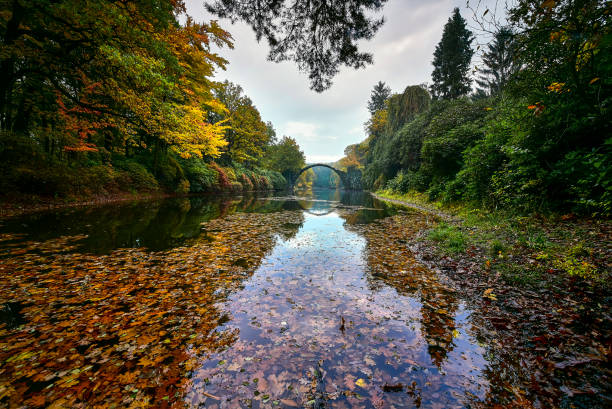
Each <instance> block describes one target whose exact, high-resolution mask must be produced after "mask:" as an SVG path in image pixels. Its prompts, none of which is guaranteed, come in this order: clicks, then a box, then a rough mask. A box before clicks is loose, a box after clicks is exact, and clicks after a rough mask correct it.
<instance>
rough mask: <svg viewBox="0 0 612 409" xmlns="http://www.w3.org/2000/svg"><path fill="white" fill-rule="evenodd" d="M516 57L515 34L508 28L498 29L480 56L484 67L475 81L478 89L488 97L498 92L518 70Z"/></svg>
mask: <svg viewBox="0 0 612 409" xmlns="http://www.w3.org/2000/svg"><path fill="white" fill-rule="evenodd" d="M516 57H517V56H516V41H515V34H514V33H513V31H512V30H511V29H510V28H507V27H502V28H500V29H499V30H498V31H497V32H496V33H495V37H494V38H493V41H492V42H491V43H489V44H488V45H487V51H485V52H484V53H483V54H482V62H483V65H484V67H483V68H482V69H481V70H480V74H481V75H480V76H479V77H478V78H477V79H476V83H477V84H478V85H479V86H480V89H482V90H483V91H484V92H485V93H487V94H489V95H493V94H497V93H498V92H500V91H501V90H502V88H503V87H504V85H506V84H507V83H508V81H509V80H510V78H511V77H512V76H513V75H514V74H516V73H517V72H518V70H519V67H520V65H519V64H518V62H517V58H516Z"/></svg>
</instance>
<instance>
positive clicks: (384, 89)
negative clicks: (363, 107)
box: [368, 81, 391, 115]
mask: <svg viewBox="0 0 612 409" xmlns="http://www.w3.org/2000/svg"><path fill="white" fill-rule="evenodd" d="M390 96H391V88H390V87H389V86H387V85H386V84H385V83H384V82H382V81H378V84H376V85H374V89H373V90H372V93H371V94H370V101H368V111H370V114H371V115H374V113H375V112H376V111H380V110H381V109H385V102H387V99H389V97H390Z"/></svg>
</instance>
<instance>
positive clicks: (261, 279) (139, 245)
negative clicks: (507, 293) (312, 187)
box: [0, 191, 491, 408]
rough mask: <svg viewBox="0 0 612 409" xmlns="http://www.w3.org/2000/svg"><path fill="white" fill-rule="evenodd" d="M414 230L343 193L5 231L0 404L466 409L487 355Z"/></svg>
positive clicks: (149, 208)
mask: <svg viewBox="0 0 612 409" xmlns="http://www.w3.org/2000/svg"><path fill="white" fill-rule="evenodd" d="M406 221H408V223H407V222H406ZM427 223H428V220H427V216H424V215H422V214H419V213H411V212H408V211H406V210H401V209H397V208H393V207H389V206H388V205H383V204H382V203H380V202H378V201H376V200H373V199H372V198H371V197H370V196H369V195H368V194H366V193H355V192H341V191H321V192H314V193H312V192H309V193H304V194H301V195H297V196H291V197H290V196H283V197H240V198H231V197H225V198H190V199H174V200H165V201H152V202H137V203H133V204H128V205H122V206H109V207H98V208H88V209H73V210H64V211H58V212H49V213H39V214H35V215H29V216H25V217H20V218H13V219H9V220H5V221H3V222H2V223H1V225H0V233H1V235H0V239H1V241H0V257H1V260H2V265H1V266H0V279H1V285H0V290H1V293H0V294H1V295H0V302H1V303H2V304H3V305H4V312H3V315H2V322H3V323H2V324H0V360H1V361H3V362H5V364H3V369H2V371H1V372H0V397H1V398H0V402H1V403H2V405H6V406H17V405H20V404H24V405H25V406H30V407H36V406H43V405H49V404H52V403H55V404H57V405H60V406H61V405H64V406H83V407H89V406H93V405H94V404H97V405H103V406H108V405H110V404H116V405H118V406H130V405H133V406H138V405H140V406H147V405H150V406H157V407H159V406H161V407H163V406H175V407H207V408H208V407H211V408H215V407H217V408H226V407H228V408H233V407H236V408H239V407H253V408H259V407H337V408H349V407H354V408H362V407H374V408H383V407H389V408H392V407H397V408H400V407H421V408H463V407H470V406H471V405H474V404H476V403H478V402H480V401H483V400H485V399H486V398H487V396H488V395H489V394H490V393H491V385H490V378H491V376H490V372H491V369H490V364H489V362H488V360H487V359H488V358H487V355H488V354H487V345H485V344H483V343H482V342H480V343H479V342H478V340H477V339H476V334H475V331H474V328H473V325H472V322H471V319H472V318H471V311H470V310H469V309H468V308H467V307H466V304H465V303H464V302H463V301H462V300H461V299H459V298H458V297H457V296H456V293H455V292H454V291H453V289H452V288H450V287H448V286H447V285H446V284H444V280H443V279H442V277H439V276H438V275H437V273H436V272H434V271H430V270H428V269H426V268H424V267H423V266H422V265H420V264H419V263H418V262H417V261H416V260H415V259H414V257H413V255H412V254H411V253H410V251H409V249H408V247H407V245H406V243H407V242H408V241H409V240H410V239H412V237H413V235H414V234H416V233H417V232H418V231H419V229H420V228H422V227H424V226H426V225H427Z"/></svg>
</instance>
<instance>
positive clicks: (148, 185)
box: [113, 157, 159, 192]
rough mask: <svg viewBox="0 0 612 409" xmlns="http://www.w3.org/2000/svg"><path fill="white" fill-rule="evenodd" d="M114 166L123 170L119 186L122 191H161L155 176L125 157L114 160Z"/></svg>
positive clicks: (119, 177)
mask: <svg viewBox="0 0 612 409" xmlns="http://www.w3.org/2000/svg"><path fill="white" fill-rule="evenodd" d="M113 166H114V167H115V168H116V169H118V170H121V171H122V172H121V173H122V175H119V176H118V179H119V181H118V184H119V187H120V188H121V189H122V190H134V191H138V192H152V191H156V190H159V184H158V183H157V180H156V179H155V176H153V175H152V174H151V172H149V171H148V170H147V168H146V167H145V166H144V165H142V164H140V163H138V162H136V161H135V160H130V159H127V158H125V157H119V158H113Z"/></svg>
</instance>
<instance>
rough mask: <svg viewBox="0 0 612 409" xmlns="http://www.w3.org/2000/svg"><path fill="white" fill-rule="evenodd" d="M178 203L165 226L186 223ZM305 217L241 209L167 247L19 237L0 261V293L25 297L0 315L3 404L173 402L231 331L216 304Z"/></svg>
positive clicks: (185, 209) (187, 210) (184, 206)
mask: <svg viewBox="0 0 612 409" xmlns="http://www.w3.org/2000/svg"><path fill="white" fill-rule="evenodd" d="M177 203H178V205H179V208H180V209H181V210H182V213H181V215H180V216H177V217H176V218H175V219H172V221H171V222H168V224H166V225H165V228H168V226H181V225H185V223H189V222H187V220H188V219H189V217H191V216H188V215H190V214H192V212H193V211H194V208H193V207H190V206H188V203H189V201H188V200H187V201H179V202H177ZM200 209H201V207H200ZM156 214H159V213H156ZM302 222H303V216H302V215H301V213H300V212H281V213H271V214H266V215H261V214H257V215H256V214H247V213H237V214H235V215H233V216H229V217H226V218H219V219H214V220H211V221H209V222H208V223H207V226H208V227H209V228H210V231H212V233H211V234H212V235H214V239H213V240H206V239H204V238H196V239H194V241H193V242H192V243H191V245H190V246H183V247H178V248H175V249H172V250H169V251H163V252H146V251H144V250H143V249H123V250H116V251H113V252H112V253H110V254H108V255H105V256H94V255H91V254H83V253H79V252H73V249H72V248H71V244H72V243H73V240H71V239H70V238H59V239H53V240H48V241H45V242H42V243H35V242H27V243H23V248H22V249H21V250H20V252H19V254H15V255H13V256H12V257H10V258H8V259H3V262H2V264H1V265H0V294H2V301H3V302H8V301H10V302H12V303H17V304H20V305H23V306H24V308H23V309H22V310H21V314H22V315H23V319H24V321H25V324H23V325H22V326H21V327H18V328H15V329H10V330H8V329H6V328H4V327H3V326H2V324H0V342H2V344H3V345H5V347H4V348H3V349H2V350H0V361H2V362H4V364H3V373H2V377H1V378H0V387H2V388H3V390H4V392H3V396H4V397H3V398H2V399H3V400H2V401H1V404H2V405H4V404H8V403H10V402H12V403H16V402H21V403H23V402H30V403H29V404H30V405H34V404H36V405H37V406H41V405H50V404H51V403H55V404H57V405H58V406H62V407H75V406H79V405H81V404H84V403H85V402H86V403H87V405H92V406H93V405H96V404H98V405H101V406H107V407H108V406H111V405H116V406H126V407H127V406H130V405H143V406H146V405H145V404H146V403H148V404H150V405H153V406H164V405H168V406H171V405H173V404H174V403H177V402H180V401H181V399H182V394H183V391H185V390H186V388H189V387H190V380H189V378H190V374H191V373H192V370H193V369H194V368H196V367H197V365H198V362H199V359H200V358H201V357H203V356H206V355H207V354H209V353H211V352H214V351H219V350H222V349H224V348H226V347H227V346H228V345H230V344H232V343H233V342H234V341H235V340H236V338H237V336H238V333H237V331H236V330H219V328H220V326H222V325H223V324H224V323H225V322H226V321H227V320H228V319H230V318H229V317H228V316H227V315H226V313H225V312H222V311H221V310H220V309H219V307H218V306H219V305H220V304H222V303H224V302H225V301H226V300H227V297H228V296H229V295H230V294H231V293H233V292H234V291H236V290H237V289H238V288H241V287H242V285H243V284H242V283H243V281H244V280H246V279H248V278H249V277H250V276H251V275H252V274H253V272H254V271H255V270H256V269H257V267H258V266H259V264H260V263H261V261H262V259H263V258H264V257H265V256H266V255H267V254H269V252H270V251H271V250H272V248H273V247H274V245H275V243H276V240H277V237H278V235H279V234H281V235H283V236H290V235H292V234H295V232H296V226H299V225H300V224H301V223H302ZM287 223H290V224H291V225H290V226H289V227H287ZM4 238H10V236H5V237H4ZM0 242H1V241H0ZM59 251H61V252H62V254H58V252H59ZM22 252H23V253H22ZM57 340H61V342H58V341H57ZM7 388H8V389H7ZM93 391H95V393H94V392H93ZM125 391H131V392H130V393H129V394H128V393H125ZM9 406H10V405H9Z"/></svg>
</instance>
